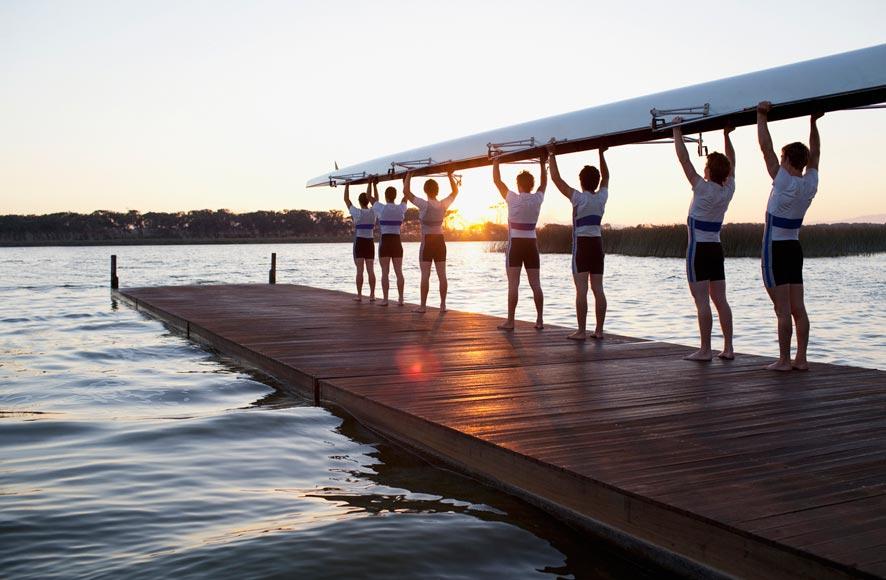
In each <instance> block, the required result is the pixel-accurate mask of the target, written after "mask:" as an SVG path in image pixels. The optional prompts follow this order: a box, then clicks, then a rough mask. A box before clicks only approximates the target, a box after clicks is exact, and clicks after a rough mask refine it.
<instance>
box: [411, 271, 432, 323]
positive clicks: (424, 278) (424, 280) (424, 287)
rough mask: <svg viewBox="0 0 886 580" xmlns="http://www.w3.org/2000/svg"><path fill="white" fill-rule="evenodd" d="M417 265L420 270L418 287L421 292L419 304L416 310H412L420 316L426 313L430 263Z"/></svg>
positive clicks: (429, 283)
mask: <svg viewBox="0 0 886 580" xmlns="http://www.w3.org/2000/svg"><path fill="white" fill-rule="evenodd" d="M418 265H419V267H420V268H421V285H420V287H419V290H420V292H421V303H420V305H419V307H418V308H416V309H415V310H413V312H418V313H420V314H421V313H424V312H425V311H427V304H428V289H429V288H430V287H431V263H430V262H419V263H418Z"/></svg>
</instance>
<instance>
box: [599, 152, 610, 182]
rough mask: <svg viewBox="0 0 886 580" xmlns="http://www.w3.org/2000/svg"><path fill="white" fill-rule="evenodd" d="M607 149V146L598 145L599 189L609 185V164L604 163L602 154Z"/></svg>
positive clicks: (604, 159)
mask: <svg viewBox="0 0 886 580" xmlns="http://www.w3.org/2000/svg"><path fill="white" fill-rule="evenodd" d="M607 149H609V147H600V189H603V188H604V187H606V188H608V187H609V165H607V164H606V158H605V157H604V156H603V153H605V152H606V150H607Z"/></svg>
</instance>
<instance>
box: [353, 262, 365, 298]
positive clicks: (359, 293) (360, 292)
mask: <svg viewBox="0 0 886 580" xmlns="http://www.w3.org/2000/svg"><path fill="white" fill-rule="evenodd" d="M363 261H364V260H363V258H354V265H355V266H357V278H356V280H355V282H356V284H357V296H356V297H355V298H354V301H355V302H362V301H363Z"/></svg>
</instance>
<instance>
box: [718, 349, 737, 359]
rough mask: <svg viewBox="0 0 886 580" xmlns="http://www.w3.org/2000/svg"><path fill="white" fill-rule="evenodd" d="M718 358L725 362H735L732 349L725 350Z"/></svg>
mask: <svg viewBox="0 0 886 580" xmlns="http://www.w3.org/2000/svg"><path fill="white" fill-rule="evenodd" d="M717 358H721V359H723V360H734V359H735V353H734V352H733V351H732V349H731V348H724V349H723V351H722V352H721V353H720V354H718V355H717Z"/></svg>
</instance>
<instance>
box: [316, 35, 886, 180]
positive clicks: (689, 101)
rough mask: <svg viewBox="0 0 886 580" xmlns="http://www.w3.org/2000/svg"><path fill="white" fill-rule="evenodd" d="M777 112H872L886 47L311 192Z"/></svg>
mask: <svg viewBox="0 0 886 580" xmlns="http://www.w3.org/2000/svg"><path fill="white" fill-rule="evenodd" d="M763 100H768V101H771V102H772V104H773V107H772V110H771V112H770V114H769V119H770V120H778V119H788V118H792V117H800V116H804V115H808V114H810V113H812V112H815V111H823V112H827V111H835V110H841V109H849V108H856V107H864V106H869V105H873V104H877V103H882V102H884V101H886V44H881V45H878V46H873V47H870V48H864V49H861V50H855V51H852V52H844V53H841V54H835V55H832V56H826V57H823V58H818V59H814V60H808V61H804V62H799V63H796V64H790V65H785V66H780V67H776V68H771V69H767V70H762V71H758V72H753V73H748V74H743V75H739V76H734V77H729V78H725V79H720V80H716V81H711V82H707V83H702V84H698V85H693V86H690V87H684V88H680V89H674V90H670V91H665V92H661V93H656V94H652V95H646V96H644V97H637V98H633V99H628V100H625V101H618V102H615V103H610V104H607V105H601V106H597V107H591V108H588V109H583V110H580V111H573V112H571V113H565V114H562V115H556V116H553V117H547V118H544V119H539V120H536V121H530V122H528V123H521V124H519V125H512V126H510V127H503V128H500V129H494V130H492V131H486V132H485V133H477V134H475V135H470V136H468V137H461V138H459V139H452V140H450V141H444V142H442V143H437V144H434V145H428V146H426V147H419V148H417V149H412V150H410V151H403V152H401V153H396V154H394V155H388V156H386V157H380V158H378V159H373V160H372V161H366V162H363V163H358V164H356V165H351V166H349V167H344V168H342V169H337V170H335V171H333V172H331V173H324V174H323V175H319V176H317V177H315V178H313V179H311V180H310V181H308V183H307V186H308V187H318V186H335V185H338V184H340V183H345V182H350V183H355V184H359V183H366V182H367V181H368V179H369V178H370V177H372V176H378V178H379V180H380V181H385V180H390V179H400V178H401V177H403V175H404V174H405V172H406V171H407V170H410V169H411V170H413V171H414V172H415V174H416V175H430V174H436V173H441V172H446V171H457V170H460V169H469V168H473V167H481V166H484V165H490V164H491V163H492V158H493V156H494V155H502V158H501V159H502V161H505V162H513V161H521V160H525V159H533V158H537V157H538V156H539V154H540V152H541V151H542V149H543V148H544V147H545V146H546V145H547V143H548V142H549V141H551V140H554V141H555V142H556V146H555V147H556V151H557V153H575V152H577V151H586V150H588V149H597V148H599V147H603V146H606V147H611V146H616V145H626V144H630V143H642V142H646V141H653V140H657V139H661V138H663V137H667V136H669V131H670V129H671V127H672V126H673V122H672V119H673V118H674V117H675V116H680V117H682V118H683V122H682V123H681V124H682V125H683V126H684V130H685V131H686V132H688V133H694V132H698V133H701V132H704V131H714V130H719V129H722V128H723V127H725V126H726V125H732V126H734V127H739V126H742V125H750V124H753V123H755V122H756V112H755V111H756V105H757V103H758V102H760V101H763Z"/></svg>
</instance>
